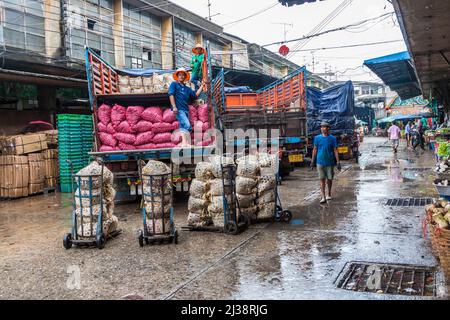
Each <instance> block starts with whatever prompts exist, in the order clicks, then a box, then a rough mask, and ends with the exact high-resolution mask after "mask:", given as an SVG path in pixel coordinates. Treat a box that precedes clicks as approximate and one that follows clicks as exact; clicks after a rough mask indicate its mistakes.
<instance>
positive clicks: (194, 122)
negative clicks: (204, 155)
mask: <svg viewBox="0 0 450 320" xmlns="http://www.w3.org/2000/svg"><path fill="white" fill-rule="evenodd" d="M189 122H190V123H191V126H192V129H193V132H192V133H191V143H192V144H193V145H196V146H209V145H211V144H212V143H213V142H214V137H213V136H212V135H211V133H210V132H208V129H210V128H211V126H210V118H209V111H208V105H206V104H201V105H199V106H198V107H197V108H196V107H194V106H189Z"/></svg>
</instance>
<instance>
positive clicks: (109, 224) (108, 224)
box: [77, 216, 119, 237]
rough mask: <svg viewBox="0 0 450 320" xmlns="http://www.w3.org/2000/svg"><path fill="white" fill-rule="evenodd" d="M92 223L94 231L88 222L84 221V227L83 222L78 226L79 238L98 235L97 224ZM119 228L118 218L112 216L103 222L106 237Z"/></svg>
mask: <svg viewBox="0 0 450 320" xmlns="http://www.w3.org/2000/svg"><path fill="white" fill-rule="evenodd" d="M94 221H95V222H93V223H92V229H91V223H90V221H88V220H85V219H83V225H81V222H80V223H79V224H78V230H77V232H78V236H80V237H94V236H96V235H97V222H96V220H94ZM118 226H119V219H118V218H117V217H116V216H112V217H111V218H109V219H106V220H105V221H104V222H103V233H104V234H105V236H106V235H108V234H110V233H111V232H113V231H115V230H117V228H118Z"/></svg>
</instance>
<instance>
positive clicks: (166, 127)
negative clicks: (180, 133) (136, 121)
mask: <svg viewBox="0 0 450 320" xmlns="http://www.w3.org/2000/svg"><path fill="white" fill-rule="evenodd" d="M172 129H173V124H172V123H167V122H158V123H154V124H153V129H152V130H153V132H154V133H163V132H172V131H173V130H172Z"/></svg>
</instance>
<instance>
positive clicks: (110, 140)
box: [98, 132, 117, 147]
mask: <svg viewBox="0 0 450 320" xmlns="http://www.w3.org/2000/svg"><path fill="white" fill-rule="evenodd" d="M98 137H99V139H100V141H101V143H102V145H107V146H110V147H115V146H116V145H117V140H116V139H114V137H113V136H112V135H111V134H109V133H105V132H99V133H98Z"/></svg>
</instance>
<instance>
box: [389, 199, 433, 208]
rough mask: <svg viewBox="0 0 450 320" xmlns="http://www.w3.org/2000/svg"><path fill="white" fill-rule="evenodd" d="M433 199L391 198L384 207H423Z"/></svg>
mask: <svg viewBox="0 0 450 320" xmlns="http://www.w3.org/2000/svg"><path fill="white" fill-rule="evenodd" d="M433 201H434V199H433V198H392V199H387V200H386V202H385V203H384V205H385V206H391V207H423V206H426V205H427V204H431V203H433Z"/></svg>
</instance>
